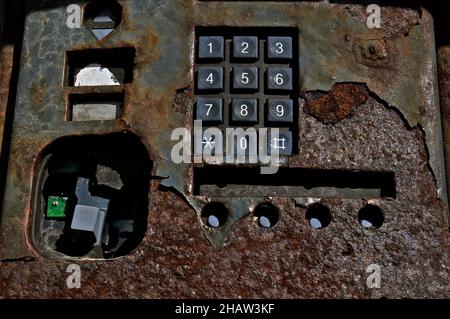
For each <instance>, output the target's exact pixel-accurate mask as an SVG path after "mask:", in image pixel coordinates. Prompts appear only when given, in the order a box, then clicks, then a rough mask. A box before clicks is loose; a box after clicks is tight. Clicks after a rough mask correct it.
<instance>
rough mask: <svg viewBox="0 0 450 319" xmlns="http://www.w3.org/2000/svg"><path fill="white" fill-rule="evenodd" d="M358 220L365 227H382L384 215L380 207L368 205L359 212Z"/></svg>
mask: <svg viewBox="0 0 450 319" xmlns="http://www.w3.org/2000/svg"><path fill="white" fill-rule="evenodd" d="M358 221H359V223H360V224H361V226H363V227H364V228H380V227H381V225H383V223H384V215H383V212H382V210H381V208H380V207H378V206H375V205H366V206H364V207H363V208H361V210H360V211H359V212H358Z"/></svg>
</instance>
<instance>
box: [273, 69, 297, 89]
mask: <svg viewBox="0 0 450 319" xmlns="http://www.w3.org/2000/svg"><path fill="white" fill-rule="evenodd" d="M267 88H268V89H269V90H279V91H290V90H292V69H291V68H268V69H267Z"/></svg>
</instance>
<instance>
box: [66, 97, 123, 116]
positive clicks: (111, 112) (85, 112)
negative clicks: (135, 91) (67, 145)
mask: <svg viewBox="0 0 450 319" xmlns="http://www.w3.org/2000/svg"><path fill="white" fill-rule="evenodd" d="M123 105H124V94H123V93H114V94H71V95H70V96H69V108H68V110H67V120H68V121H75V122H81V121H106V120H115V119H118V118H121V117H122V115H123Z"/></svg>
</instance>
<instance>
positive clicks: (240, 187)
mask: <svg viewBox="0 0 450 319" xmlns="http://www.w3.org/2000/svg"><path fill="white" fill-rule="evenodd" d="M194 195H204V196H225V197H229V196H235V197H266V196H275V197H328V198H329V197H340V198H349V199H353V198H383V197H389V198H395V196H396V189H395V174H394V173H393V172H368V171H345V170H323V169H305V168H280V169H279V170H278V172H277V173H276V174H273V175H261V174H260V168H259V167H252V168H247V167H217V166H216V167H214V166H211V167H201V168H200V167H198V168H194Z"/></svg>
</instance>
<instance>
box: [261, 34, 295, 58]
mask: <svg viewBox="0 0 450 319" xmlns="http://www.w3.org/2000/svg"><path fill="white" fill-rule="evenodd" d="M267 57H268V58H269V59H280V60H290V59H292V38H291V37H268V38H267Z"/></svg>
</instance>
